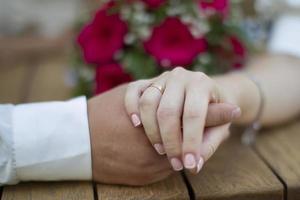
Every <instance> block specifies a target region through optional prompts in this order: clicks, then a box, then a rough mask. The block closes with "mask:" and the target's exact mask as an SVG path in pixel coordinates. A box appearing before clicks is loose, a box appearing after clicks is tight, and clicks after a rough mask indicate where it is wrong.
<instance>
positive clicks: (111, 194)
mask: <svg viewBox="0 0 300 200" xmlns="http://www.w3.org/2000/svg"><path fill="white" fill-rule="evenodd" d="M97 193H98V197H99V199H101V200H108V199H109V200H120V199H126V200H135V199H136V200H143V199H147V200H150V199H153V200H156V199H161V200H171V199H178V200H180V199H190V198H189V194H188V191H187V188H186V186H185V183H184V181H183V179H182V177H181V176H180V174H175V175H173V176H171V177H169V178H168V179H166V180H164V181H161V182H158V183H154V184H152V185H149V186H144V187H129V186H116V185H104V184H99V185H98V186H97Z"/></svg>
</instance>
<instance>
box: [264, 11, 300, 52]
mask: <svg viewBox="0 0 300 200" xmlns="http://www.w3.org/2000/svg"><path fill="white" fill-rule="evenodd" d="M268 50H269V52H271V53H275V54H278V53H282V54H288V55H292V56H298V57H300V16H297V15H283V16H281V17H280V18H279V19H278V21H276V22H275V24H274V28H273V31H272V34H271V38H270V42H269V45H268Z"/></svg>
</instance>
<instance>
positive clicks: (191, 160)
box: [184, 153, 196, 169]
mask: <svg viewBox="0 0 300 200" xmlns="http://www.w3.org/2000/svg"><path fill="white" fill-rule="evenodd" d="M184 167H185V168H187V169H193V168H195V167H196V159H195V156H194V155H193V154H191V153H189V154H186V155H185V157H184Z"/></svg>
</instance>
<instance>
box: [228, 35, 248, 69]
mask: <svg viewBox="0 0 300 200" xmlns="http://www.w3.org/2000/svg"><path fill="white" fill-rule="evenodd" d="M229 41H230V44H231V48H232V51H233V53H234V60H233V67H234V68H235V69H240V68H241V67H243V64H244V61H245V58H246V53H247V52H246V48H245V46H244V44H243V43H242V42H241V41H240V40H239V39H238V38H237V37H235V36H231V37H229Z"/></svg>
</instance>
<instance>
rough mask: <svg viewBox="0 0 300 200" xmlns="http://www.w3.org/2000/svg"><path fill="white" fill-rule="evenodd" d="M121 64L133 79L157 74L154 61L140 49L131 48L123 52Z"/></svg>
mask: <svg viewBox="0 0 300 200" xmlns="http://www.w3.org/2000/svg"><path fill="white" fill-rule="evenodd" d="M122 64H123V66H124V68H125V70H126V71H127V72H129V73H130V74H132V75H133V77H134V78H135V79H145V78H151V77H154V76H156V75H158V74H159V70H158V68H157V66H156V63H155V61H154V60H153V58H151V57H150V56H149V55H147V54H145V53H144V52H143V51H142V50H137V49H132V50H128V51H126V52H125V54H124V56H123V58H122Z"/></svg>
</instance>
